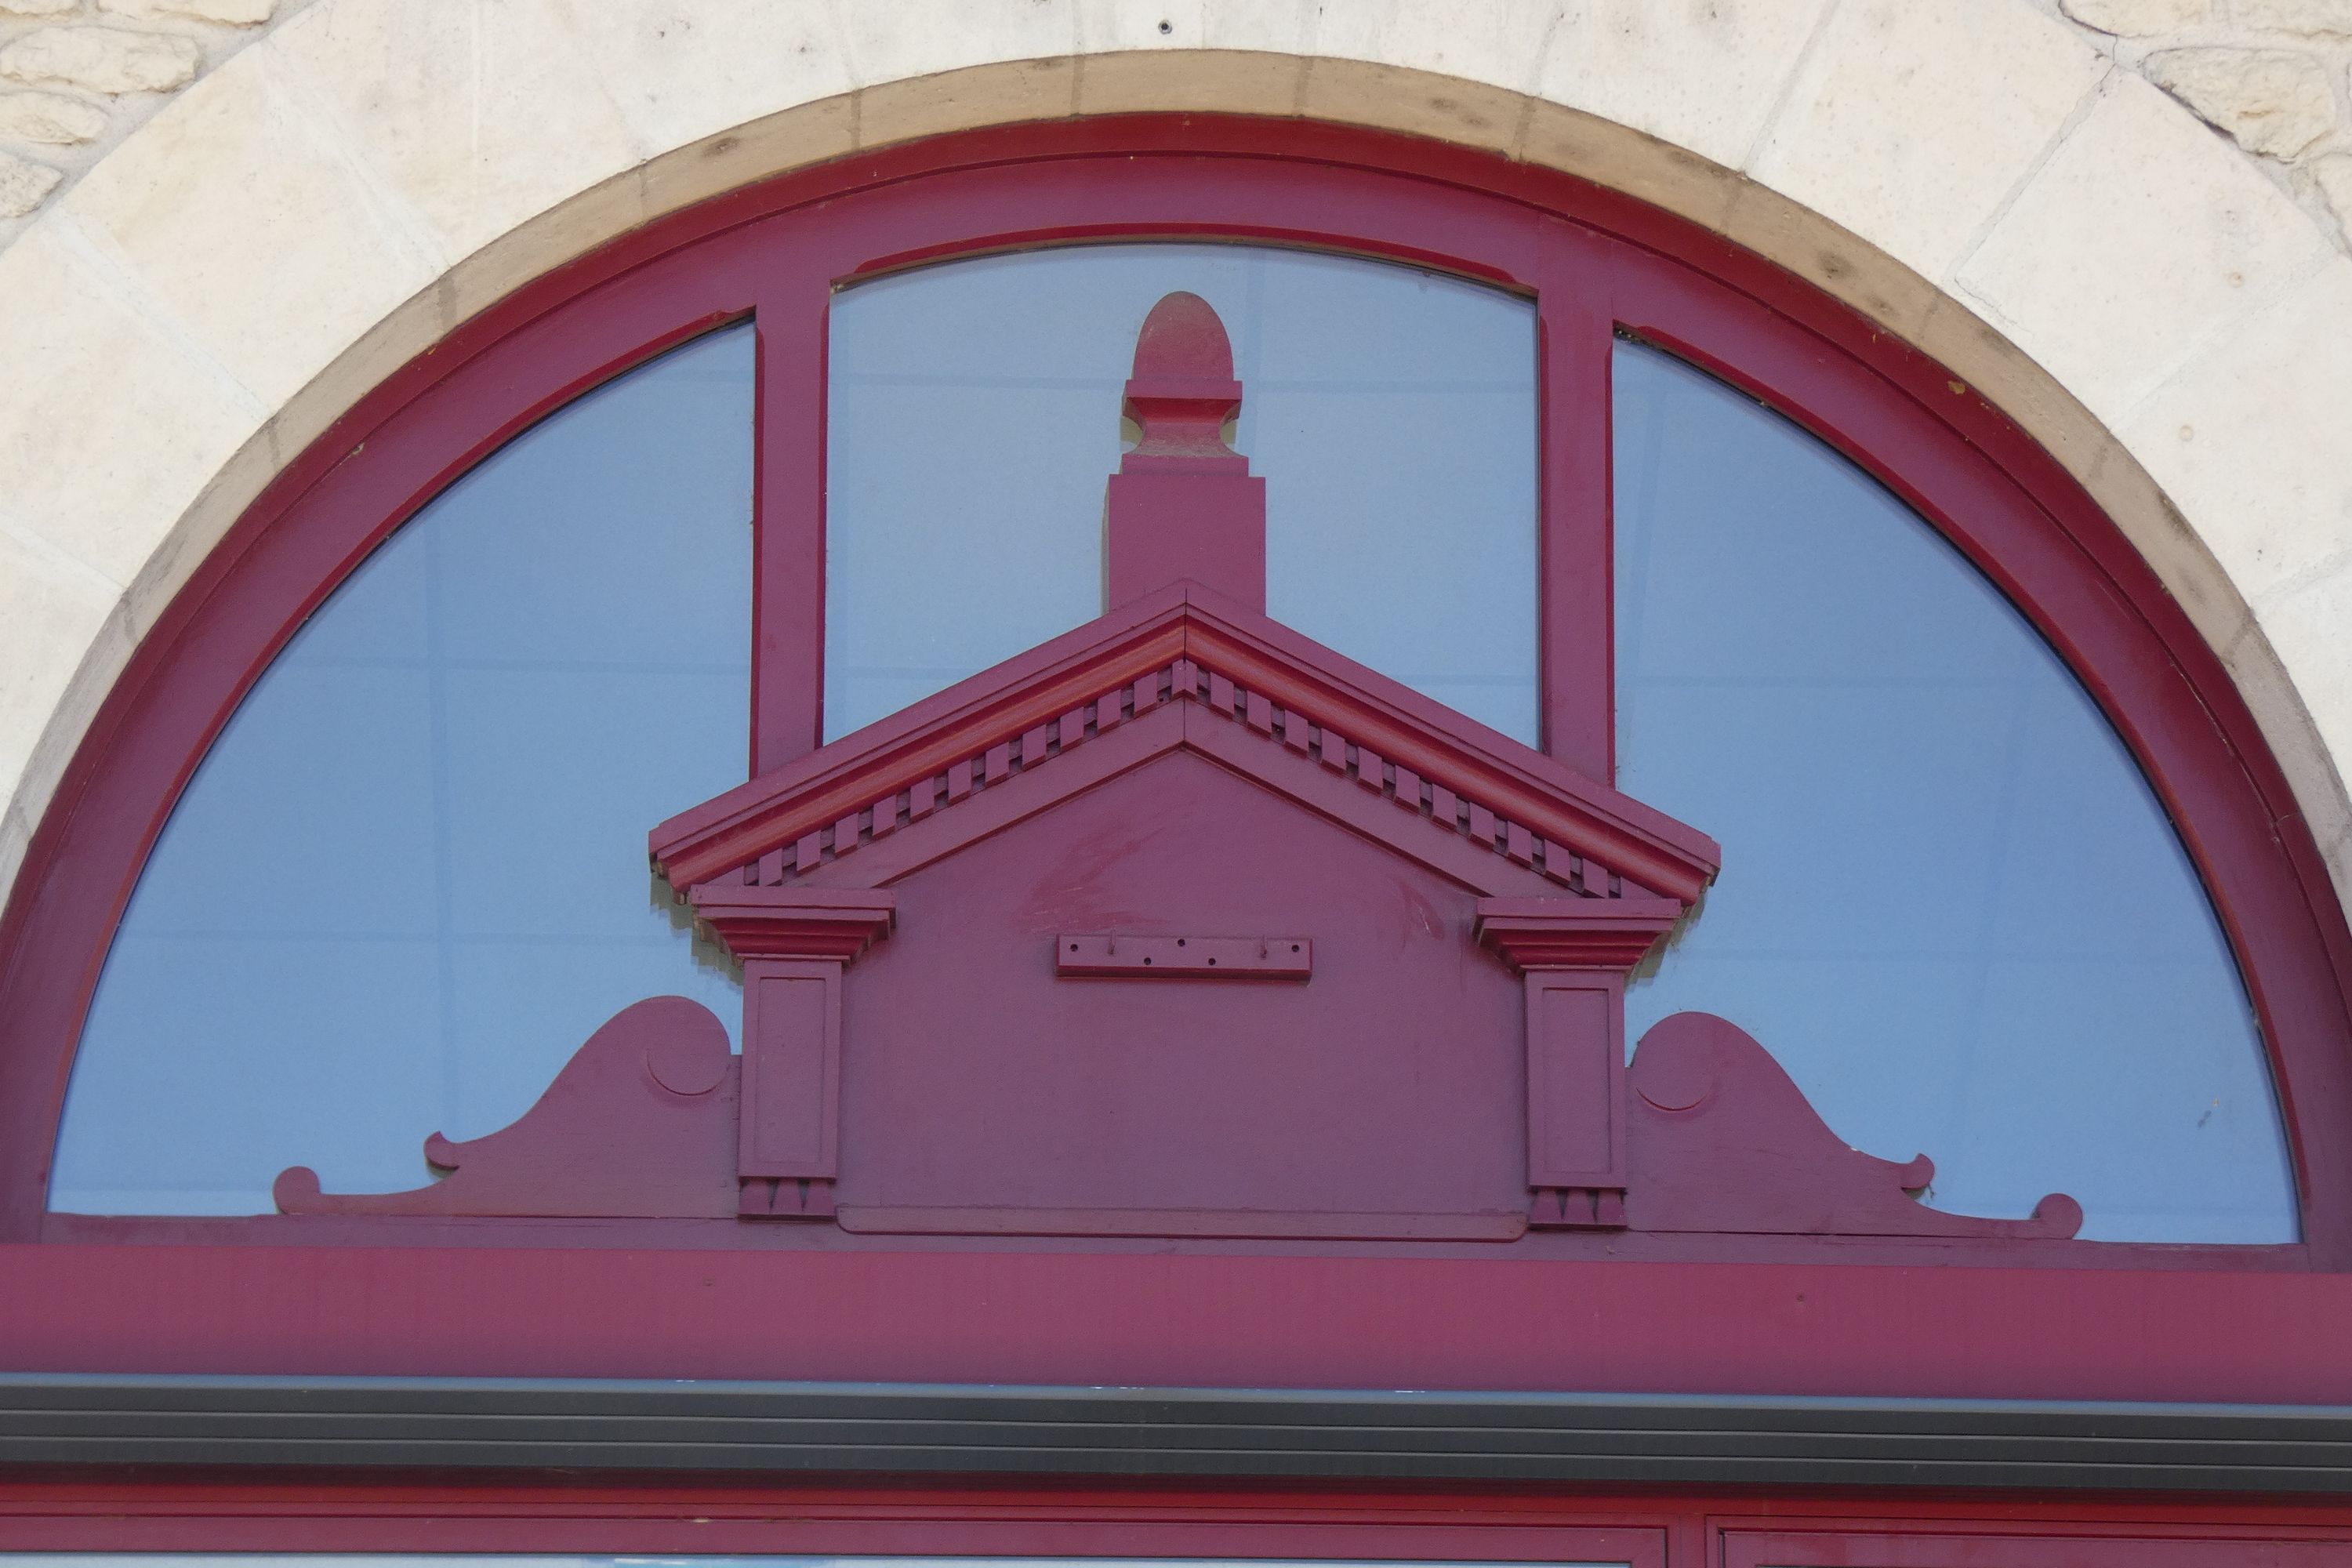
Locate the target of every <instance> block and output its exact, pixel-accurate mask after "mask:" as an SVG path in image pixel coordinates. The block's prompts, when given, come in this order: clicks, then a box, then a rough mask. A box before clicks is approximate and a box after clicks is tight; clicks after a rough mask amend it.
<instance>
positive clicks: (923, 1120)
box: [278, 295, 2079, 1242]
mask: <svg viewBox="0 0 2352 1568" xmlns="http://www.w3.org/2000/svg"><path fill="white" fill-rule="evenodd" d="M1240 398H1241V388H1240V386H1239V384H1237V383H1235V382H1234V379H1233V374H1232V359H1231V354H1230V352H1229V350H1228V349H1227V347H1226V344H1225V340H1224V335H1223V328H1222V326H1221V325H1220V324H1219V323H1218V322H1217V321H1216V317H1215V314H1214V312H1213V310H1210V309H1209V307H1208V306H1207V305H1206V303H1205V302H1203V301H1202V300H1197V299H1195V298H1193V297H1192V296H1189V295H1175V296H1171V297H1170V298H1169V299H1168V300H1163V301H1162V302H1161V303H1160V306H1159V307H1157V308H1155V310H1153V312H1152V314H1151V317H1150V320H1149V321H1147V323H1146V325H1145V327H1144V330H1143V332H1142V334H1141V337H1140V339H1139V345H1138V351H1137V362H1136V374H1135V378H1134V380H1132V381H1131V382H1130V383H1129V386H1128V411H1129V414H1130V415H1131V416H1133V417H1134V419H1135V420H1136V422H1137V425H1138V426H1139V429H1140V431H1141V439H1140V440H1139V443H1138V445H1137V446H1136V447H1135V448H1134V449H1133V450H1132V451H1130V452H1129V453H1128V455H1127V457H1126V458H1125V459H1124V460H1123V462H1122V464H1121V467H1120V470H1119V472H1118V474H1117V475H1116V476H1114V477H1113V478H1112V479H1111V481H1110V487H1109V491H1108V507H1107V515H1106V538H1107V547H1108V559H1107V572H1106V582H1107V593H1108V600H1109V603H1110V605H1111V608H1110V609H1109V611H1108V614H1106V615H1104V616H1101V617H1100V618H1098V619H1097V620H1095V621H1093V622H1091V623H1089V624H1088V625H1087V626H1081V627H1079V628H1077V629H1076V630H1075V631H1071V632H1069V633H1066V634H1065V635H1064V636H1061V637H1055V638H1054V639H1053V640H1051V641H1049V642H1046V643H1045V644H1043V645H1042V646H1040V647H1036V648H1034V649H1032V650H1031V651H1029V652H1028V653H1025V654H1023V655H1021V656H1019V657H1017V658H1013V659H1011V660H1008V661H1006V662H1005V663H1003V664H1002V665H999V666H998V667H996V668H993V669H991V670H987V671H983V672H982V673H981V674H979V675H975V676H973V677H971V679H967V680H965V681H962V682H961V683H960V684H958V685H956V686H953V687H950V689H947V690H945V691H942V692H940V693H939V694H938V695H936V696H934V697H931V698H929V699H927V700H924V701H921V702H919V703H917V704H915V705H914V706H913V707H911V708H909V709H908V710H905V711H903V712H901V713H899V714H897V715H895V716H894V717H891V718H889V719H886V720H884V721H881V722H879V723H877V724H873V725H870V726H868V727H867V728H866V729H864V730H862V731H858V732H857V733H856V734H853V735H850V736H847V737H845V738H843V739H841V740H839V741H836V742H833V743H832V744H830V745H827V746H825V747H824V748H822V749H821V750H819V751H817V752H814V753H812V754H810V755H808V756H806V757H803V758H802V759H800V760H799V761H797V762H794V763H790V764H787V765H785V766H783V767H781V768H778V769H775V770H774V771H772V772H771V773H766V774H763V775H762V776H761V777H759V778H756V779H754V780H752V781H751V782H750V783H749V784H744V785H742V786H740V788H737V789H733V790H730V791H729V792H728V793H726V794H725V795H720V796H719V797H718V798H716V799H714V800H711V801H709V802H707V803H705V804H704V805H699V806H697V807H695V808H694V809H693V810H690V811H688V812H687V813H685V814H683V815H682V816H677V817H676V818H674V819H672V820H671V821H669V822H667V823H665V824H663V825H662V826H659V827H657V828H656V829H655V830H654V831H653V833H652V835H651V837H650V850H651V854H652V857H653V860H654V864H655V866H656V868H657V869H658V870H660V872H661V873H662V874H663V875H665V876H666V877H667V879H669V882H670V884H671V886H672V887H673V888H675V889H679V890H680V891H681V893H682V895H683V896H684V897H685V898H686V899H687V900H688V902H690V903H691V904H692V906H693V908H694V910H695V911H696V913H697V916H698V919H699V921H701V923H702V924H703V925H704V927H705V928H706V929H708V930H709V931H710V932H711V933H712V934H713V935H715V936H716V937H717V938H718V939H719V941H721V942H724V943H725V944H726V945H727V947H728V948H729V950H730V952H732V953H733V954H734V955H735V957H736V958H737V959H738V960H739V961H740V963H741V964H742V967H743V977H744V1004H743V1005H744V1012H743V1026H742V1034H741V1047H742V1049H741V1054H740V1060H738V1059H734V1058H729V1057H728V1055H727V1053H726V1052H725V1051H724V1049H723V1041H722V1040H721V1038H720V1032H719V1030H720V1026H719V1025H718V1023H717V1021H716V1020H715V1019H713V1018H711V1017H710V1016H709V1014H708V1013H707V1012H705V1011H704V1010H703V1009H701V1008H699V1007H697V1006H695V1005H692V1004H690V1003H686V1002H684V1001H682V1000H680V999H677V998H667V999H660V1000H656V1001H654V1002H647V1003H642V1004H639V1005H637V1006H636V1007H634V1008H631V1009H629V1010H628V1011H626V1012H625V1013H623V1014H622V1015H621V1016H619V1017H617V1018H615V1019H614V1021H613V1022H612V1023H611V1024H609V1025H607V1026H605V1027H604V1029H603V1030H601V1031H599V1032H598V1034H597V1035H596V1036H595V1037H593V1038H592V1039H591V1040H590V1041H589V1042H588V1044H587V1045H586V1046H585V1047H583V1049H582V1051H581V1052H580V1054H579V1056H578V1057H576V1058H574V1060H573V1061H572V1064H571V1065H570V1066H568V1067H567V1068H565V1069H564V1072H563V1073H562V1075H561V1076H560V1077H559V1078H558V1079H557V1080H556V1082H555V1083H554V1084H553V1085H552V1086H551V1088H550V1089H549V1090H548V1091H547V1094H546V1095H545V1096H544V1097H542V1099H541V1101H540V1103H539V1104H538V1105H537V1106H535V1107H534V1108H533V1109H532V1110H531V1111H530V1113H529V1115H527V1116H526V1117H525V1118H523V1120H522V1121H519V1122H518V1123H516V1124H515V1125H514V1126H513V1127H510V1128H508V1129H506V1130H505V1131H500V1132H498V1133H494V1134H492V1135H490V1136H489V1137H488V1138H484V1139H479V1140H476V1141H474V1142H470V1143H465V1144H450V1143H446V1142H442V1141H440V1140H438V1139H437V1138H436V1140H434V1141H432V1142H429V1143H428V1145H427V1156H428V1158H429V1159H431V1160H432V1161H433V1162H434V1163H436V1165H439V1166H442V1167H444V1168H454V1173H452V1174H451V1175H450V1176H449V1177H448V1178H447V1179H446V1181H444V1182H443V1183H441V1184H439V1185H437V1186H435V1187H428V1188H424V1189H420V1190H419V1191H417V1192H415V1193H410V1194H385V1195H383V1196H377V1197H335V1196H329V1195H325V1194H320V1191H319V1185H318V1182H317V1180H316V1178H315V1177H314V1176H312V1175H311V1174H310V1173H309V1172H307V1171H302V1170H299V1169H298V1170H296V1171H290V1172H289V1173H287V1174H286V1175H285V1176H284V1177H282V1178H281V1179H280V1183H279V1186H278V1198H279V1203H280V1205H281V1206H282V1207H284V1208H286V1209H287V1210H289V1212H345V1213H416V1214H467V1213H477V1214H554V1215H584V1214H613V1215H644V1214H667V1213H676V1214H678V1215H705V1216H707V1215H720V1214H727V1213H732V1214H734V1215H738V1216H739V1217H740V1218H743V1219H747V1220H760V1221H774V1220H797V1221H803V1222H816V1223H823V1224H833V1225H837V1226H841V1227H842V1228H844V1229H845V1230H850V1231H858V1232H867V1233H880V1234H898V1235H962V1236H971V1235H1028V1236H1037V1235H1059V1236H1093V1237H1108V1236H1134V1237H1234V1238H1248V1237H1259V1238H1267V1237H1286V1238H1320V1239H1338V1238H1370V1239H1378V1240H1382V1241H1389V1242H1402V1241H1412V1240H1449V1241H1474V1240H1475V1241H1492V1242H1504V1241H1509V1240H1511V1239H1513V1238H1516V1237H1519V1236H1521V1235H1523V1234H1525V1233H1526V1232H1527V1231H1528V1229H1529V1228H1530V1227H1565V1228H1574V1229H1602V1230H1614V1229H1624V1228H1636V1229H1647V1230H1654V1231H1668V1232H1674V1231H1682V1232H1689V1231H1707V1230H1730V1231H1765V1232H1771V1231H1792V1230H1811V1231H1814V1232H1820V1233H1824V1234H1856V1235H1874V1236H1892V1235H1919V1236H1956V1235H1971V1236H2002V1235H2021V1236H2022V1235H2032V1236H2053V1235H2054V1236H2064V1235H2071V1234H2072V1231H2073V1227H2074V1224H2075V1223H2077V1222H2078V1220H2079V1215H2078V1214H2076V1213H2074V1210H2073V1208H2072V1205H2070V1204H2068V1203H2067V1201H2066V1200H2064V1199H2063V1198H2053V1199H2050V1200H2046V1201H2045V1203H2044V1205H2043V1212H2042V1214H2041V1215H2039V1216H2037V1218H2036V1219H2034V1220H2032V1221H2027V1222H2021V1223H2006V1222H1995V1221H1982V1220H1971V1219H1966V1218H1961V1217H1959V1216H1954V1215H1938V1214H1936V1213H1934V1212H1933V1211H1930V1210H1927V1209H1925V1208H1922V1207H1921V1206H1920V1205H1917V1204H1916V1202H1914V1201H1913V1200H1912V1199H1911V1197H1909V1196H1908V1195H1906V1187H1907V1186H1909V1185H1910V1184H1912V1178H1913V1177H1914V1176H1916V1177H1918V1179H1919V1180H1920V1181H1922V1182H1924V1179H1925V1176H1924V1172H1925V1171H1926V1170H1927V1166H1926V1164H1925V1162H1924V1161H1921V1162H1915V1163H1913V1164H1912V1165H1909V1166H1899V1165H1895V1164H1891V1163H1887V1162H1885V1161H1879V1160H1874V1159H1873V1158H1871V1157H1870V1156H1867V1155H1863V1154H1859V1153H1856V1152H1853V1151H1852V1150H1849V1149H1846V1148H1845V1147H1844V1146H1843V1145H1842V1144H1840V1143H1838V1142H1837V1141H1836V1139H1835V1138H1834V1136H1833V1135H1832V1134H1831V1132H1830V1131H1829V1130H1828V1129H1827V1128H1826V1127H1824V1126H1823V1125H1822V1123H1821V1121H1820V1119H1819V1118H1818V1117H1816V1116H1814V1115H1813V1113H1812V1111H1811V1107H1810V1106H1808V1105H1807V1104H1806V1103H1805V1101H1804V1099H1803V1096H1802V1095H1801V1093H1800V1092H1799V1091H1798V1090H1797V1089H1796V1087H1795V1085H1794V1084H1793V1083H1791V1082H1790V1080H1789V1079H1788V1078H1787V1076H1786V1075H1785V1074H1783V1073H1781V1072H1780V1068H1779V1067H1778V1066H1777V1065H1776V1064H1774V1063H1773V1062H1772V1060H1771V1058H1769V1055H1767V1054H1766V1053H1765V1052H1764V1051H1763V1050H1762V1048H1761V1047H1759V1046H1757V1045H1756V1043H1755V1042H1754V1041H1753V1040H1751V1039H1749V1038H1748V1037H1747V1036H1746V1035H1744V1034H1741V1033H1740V1032H1739V1031H1738V1030H1737V1029H1736V1028H1734V1027H1732V1026H1730V1025H1728V1024H1726V1023H1724V1022H1723V1021H1722V1020H1720V1019H1714V1018H1708V1017H1705V1016H1699V1015H1684V1016H1680V1017H1677V1018H1675V1019H1669V1020H1668V1021H1667V1022H1666V1023H1664V1024H1662V1025H1660V1026H1658V1027H1657V1028H1656V1029H1654V1030H1653V1031H1652V1032H1651V1035H1650V1037H1649V1038H1648V1040H1647V1041H1646V1042H1645V1043H1644V1045H1643V1048H1642V1052H1641V1054H1640V1055H1639V1057H1638V1058H1635V1060H1634V1062H1633V1067H1632V1068H1631V1069H1630V1072H1629V1069H1628V1067H1627V1053H1626V1049H1625V1040H1624V1032H1623V1029H1624V1026H1623V1019H1624V986H1625V984H1626V977H1627V975H1628V973H1630V972H1631V971H1632V969H1633V966H1634V965H1635V964H1636V963H1639V962H1640V961H1641V959H1642V958H1643V955H1644V954H1645V953H1646V952H1648V951H1649V949H1650V948H1651V947H1652V946H1653V945H1654V943H1655V942H1657V941H1658V940H1659V939H1660V938H1661V937H1662V936H1664V934H1665V933H1666V932H1667V931H1668V930H1669V929H1670V928H1672V927H1673V926H1674V925H1675V922H1676V921H1679V920H1680V919H1681V918H1682V917H1683V916H1684V915H1685V912H1686V911H1687V910H1688V909H1689V907H1690V906H1691V904H1692V903H1693V902H1694V900H1696V899H1697V898H1698V896H1699V894H1700V893H1701V891H1702V890H1703V889H1705V888H1706V884H1707V883H1708V881H1709V880H1710V879H1712V878H1713V877H1714V875H1715V872H1716V869H1717V863H1718V860H1719V852H1718V850H1717V847H1716V845H1715V844H1714V842H1713V841H1712V840H1711V839H1709V838H1708V837H1706V835H1704V834H1702V833H1700V832H1697V831H1696V830H1695V829H1693V828H1690V827H1688V826H1685V825H1683V824H1681V823H1678V822H1676V821H1675V820H1673V819H1672V818H1670V817H1667V816H1664V815H1663V814H1661V813H1659V812H1656V811H1654V810H1652V809H1650V808H1649V807H1647V806H1645V805H1642V804H1641V803H1639V802H1638V801H1635V800H1633V799H1631V798H1629V797H1627V796H1626V795H1622V794H1620V793H1619V792H1617V791H1616V790H1613V789H1611V788H1609V787H1608V786H1606V785H1604V784H1599V783H1596V782H1595V781H1593V780H1591V779H1590V778H1587V777H1585V776H1583V775H1582V774H1580V773H1576V772H1575V771H1573V770H1571V769H1569V768H1567V767H1564V766H1562V765H1561V764H1559V763H1556V762H1554V761H1552V760H1551V759H1549V757H1546V756H1544V755H1543V754H1542V753H1540V752H1537V751H1534V750H1532V749H1530V748H1529V747H1527V746H1524V745H1521V744H1519V743H1518V742H1515V741H1513V740H1511V739H1509V738H1508V737H1507V736H1504V735H1501V734H1498V733H1496V731H1491V730H1488V729H1486V728H1485V727H1484V726H1482V725H1479V724H1477V723H1475V722H1473V721H1470V720H1468V719H1466V718H1465V717H1463V716H1462V715H1460V714H1458V713H1455V712H1454V711H1452V710H1449V709H1446V708H1444V707H1443V706H1442V705H1440V704H1438V703H1436V702H1433V701H1432V700H1429V699H1427V698H1425V697H1423V696H1422V695H1420V694H1419V693H1417V692H1414V691H1412V690H1411V689H1408V688H1406V687H1404V686H1402V685H1401V684H1400V683H1398V682H1396V681H1394V680H1391V679H1388V678H1387V677H1385V676H1382V675H1381V674H1379V673H1377V672H1375V671H1373V670H1370V669H1369V668H1364V667H1363V666H1361V665H1359V664H1356V663H1355V662H1353V661H1351V660H1349V659H1348V658H1344V657H1342V656H1341V655H1339V654H1338V653H1336V652H1334V651H1333V650H1331V649H1329V648H1327V647H1322V646H1321V645H1319V644H1318V643H1316V642H1314V641H1312V640H1310V639H1308V638H1307V637H1302V636H1300V635H1299V634H1297V632H1295V631H1292V630H1290V629H1289V628H1287V627H1286V626H1281V625H1279V624H1277V623H1276V622H1275V621H1273V620H1271V619H1269V618H1268V617H1267V616H1265V614H1264V612H1263V605H1264V603H1265V481H1264V480H1262V479H1257V478H1255V477H1253V476H1252V475H1250V474H1249V472H1248V465H1247V463H1246V461H1245V460H1244V458H1241V457H1240V456H1238V455H1237V454H1235V453H1234V452H1233V451H1231V449H1230V448H1228V447H1226V446H1225V444H1224V440H1223V433H1222V432H1223V427H1224V425H1225V422H1226V421H1227V420H1228V419H1229V418H1230V417H1231V416H1232V415H1233V413H1234V410H1235V408H1237V406H1238V405H1239V402H1240ZM714 1051H715V1052H717V1053H718V1054H717V1055H715V1056H714V1055H713V1053H714Z"/></svg>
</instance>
